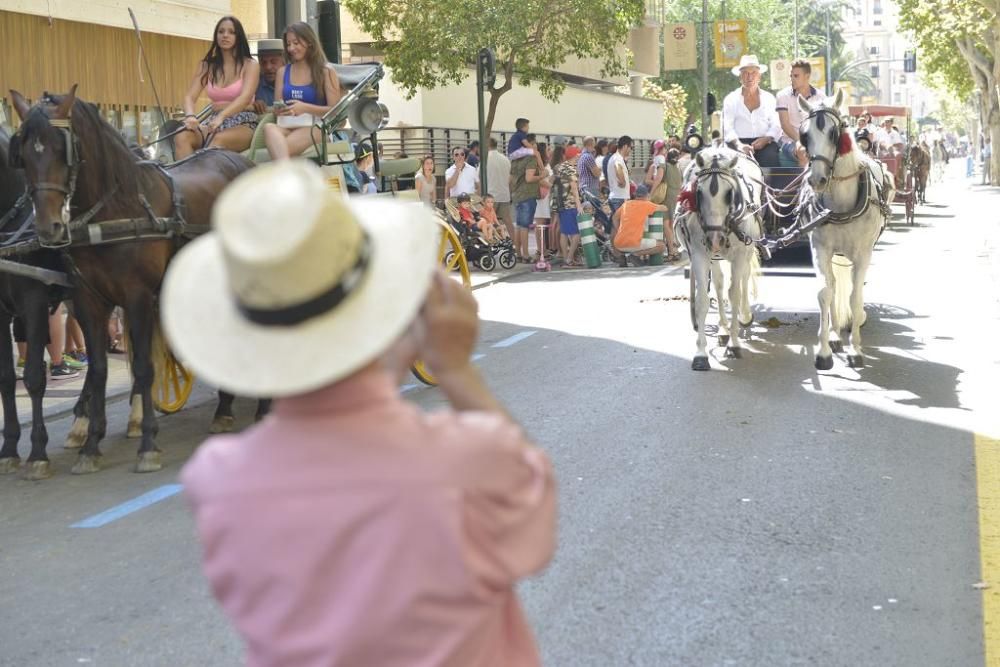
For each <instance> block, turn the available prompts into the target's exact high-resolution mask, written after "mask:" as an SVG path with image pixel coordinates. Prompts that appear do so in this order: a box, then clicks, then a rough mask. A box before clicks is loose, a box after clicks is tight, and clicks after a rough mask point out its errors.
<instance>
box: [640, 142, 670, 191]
mask: <svg viewBox="0 0 1000 667" xmlns="http://www.w3.org/2000/svg"><path fill="white" fill-rule="evenodd" d="M666 152H667V144H666V142H665V141H663V139H657V140H656V141H654V142H653V157H652V158H651V159H650V161H649V166H648V167H646V179H645V181H644V183H645V185H646V187H647V188H649V192H650V195H649V201H651V202H653V203H654V204H662V203H664V200H665V199H666V198H667V183H666V181H665V180H664V178H663V177H664V175H665V174H666V166H667V157H666Z"/></svg>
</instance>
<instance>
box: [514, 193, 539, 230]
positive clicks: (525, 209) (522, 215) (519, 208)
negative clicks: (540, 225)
mask: <svg viewBox="0 0 1000 667" xmlns="http://www.w3.org/2000/svg"><path fill="white" fill-rule="evenodd" d="M537 205H538V200H537V199H525V200H524V201H519V202H517V203H516V204H514V222H515V223H516V224H517V226H518V227H521V228H523V229H528V228H530V227H531V225H532V223H533V222H535V207H536V206H537Z"/></svg>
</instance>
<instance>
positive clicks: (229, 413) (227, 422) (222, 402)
mask: <svg viewBox="0 0 1000 667" xmlns="http://www.w3.org/2000/svg"><path fill="white" fill-rule="evenodd" d="M235 398H236V397H235V396H233V395H232V394H228V393H226V392H224V391H222V390H221V389H220V390H219V406H218V407H217V408H216V409H215V416H214V417H213V418H212V425H211V426H209V427H208V432H209V433H229V432H230V431H232V430H233V426H234V424H235V422H236V420H235V419H234V418H233V399H235Z"/></svg>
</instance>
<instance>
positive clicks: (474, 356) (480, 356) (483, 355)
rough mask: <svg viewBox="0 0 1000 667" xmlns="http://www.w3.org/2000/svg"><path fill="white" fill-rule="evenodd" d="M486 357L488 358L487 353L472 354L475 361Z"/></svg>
mask: <svg viewBox="0 0 1000 667" xmlns="http://www.w3.org/2000/svg"><path fill="white" fill-rule="evenodd" d="M485 358H486V355H485V354H474V355H472V361H474V362H475V361H479V360H480V359H485Z"/></svg>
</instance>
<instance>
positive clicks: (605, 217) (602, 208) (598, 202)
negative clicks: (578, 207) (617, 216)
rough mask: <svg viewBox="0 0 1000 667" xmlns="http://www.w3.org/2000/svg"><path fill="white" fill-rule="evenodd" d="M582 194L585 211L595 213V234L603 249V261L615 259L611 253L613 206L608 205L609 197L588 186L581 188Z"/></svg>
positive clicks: (599, 245)
mask: <svg viewBox="0 0 1000 667" xmlns="http://www.w3.org/2000/svg"><path fill="white" fill-rule="evenodd" d="M580 196H581V197H582V198H583V209H584V211H585V212H588V213H593V215H594V234H595V236H597V244H598V247H599V248H600V250H601V261H602V262H610V261H612V260H613V259H614V258H613V257H612V255H611V229H612V225H611V207H610V206H608V201H607V199H603V198H601V197H599V196H597V195H595V194H594V193H593V192H591V191H590V190H588V189H586V188H582V189H581V190H580ZM588 209H589V210H588Z"/></svg>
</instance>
